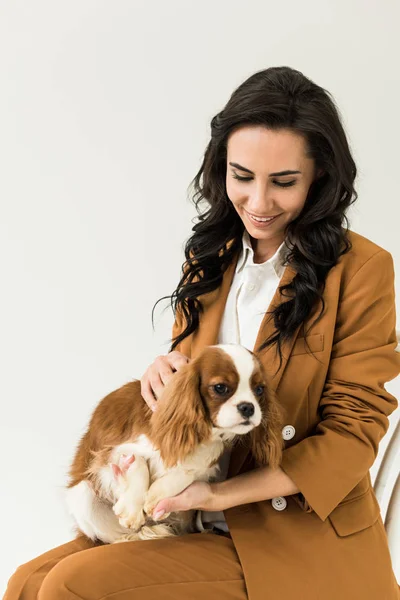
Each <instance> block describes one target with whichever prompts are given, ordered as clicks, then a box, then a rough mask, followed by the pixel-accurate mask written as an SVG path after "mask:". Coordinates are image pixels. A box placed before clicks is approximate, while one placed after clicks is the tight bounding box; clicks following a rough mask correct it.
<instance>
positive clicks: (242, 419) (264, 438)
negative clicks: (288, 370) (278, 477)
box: [151, 344, 283, 468]
mask: <svg viewBox="0 0 400 600" xmlns="http://www.w3.org/2000/svg"><path fill="white" fill-rule="evenodd" d="M151 423H152V431H153V435H152V439H153V441H155V442H156V445H157V446H158V448H159V450H160V454H161V457H162V459H163V461H164V463H165V464H166V466H173V465H175V464H176V463H177V461H178V460H180V461H182V460H183V459H184V458H186V457H187V456H188V455H190V454H191V453H192V452H193V451H194V450H196V449H197V447H198V445H199V444H201V443H202V442H206V441H207V440H209V439H210V438H211V436H213V435H215V434H216V433H217V434H218V433H219V432H220V433H221V437H222V439H224V438H225V439H229V438H231V439H233V438H235V436H242V435H246V434H248V438H249V440H248V441H249V447H250V449H251V452H252V454H253V456H254V459H255V461H256V463H257V464H258V465H259V466H261V465H270V466H271V467H272V468H276V467H277V466H278V465H279V463H280V461H281V458H282V449H283V440H282V433H281V431H282V413H281V410H280V407H279V405H278V401H277V398H276V395H275V393H274V391H273V390H272V389H271V388H270V386H269V384H268V378H267V375H266V373H265V369H264V368H263V365H262V364H261V362H260V361H259V360H258V358H257V357H256V356H255V354H254V353H253V352H251V351H250V350H248V349H247V348H245V347H244V346H240V345H237V344H219V345H216V346H207V347H206V348H205V349H204V350H203V351H202V352H201V353H200V354H199V356H197V357H196V358H195V359H193V360H191V361H190V362H189V363H187V364H186V365H184V366H182V367H181V368H180V369H179V370H178V371H177V372H176V373H174V374H173V376H172V377H171V379H170V380H169V381H168V383H167V384H166V386H165V388H164V390H163V393H162V396H161V398H160V399H159V400H158V402H157V410H156V411H155V412H154V413H153V415H152V417H151Z"/></svg>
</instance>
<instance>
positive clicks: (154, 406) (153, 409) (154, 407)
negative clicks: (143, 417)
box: [151, 404, 157, 412]
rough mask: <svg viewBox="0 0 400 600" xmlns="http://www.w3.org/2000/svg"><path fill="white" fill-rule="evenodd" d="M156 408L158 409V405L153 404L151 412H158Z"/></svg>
mask: <svg viewBox="0 0 400 600" xmlns="http://www.w3.org/2000/svg"><path fill="white" fill-rule="evenodd" d="M156 408H157V405H156V404H153V406H152V407H151V410H152V411H153V412H154V411H155V410H156Z"/></svg>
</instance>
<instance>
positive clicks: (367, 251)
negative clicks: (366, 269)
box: [342, 229, 391, 266]
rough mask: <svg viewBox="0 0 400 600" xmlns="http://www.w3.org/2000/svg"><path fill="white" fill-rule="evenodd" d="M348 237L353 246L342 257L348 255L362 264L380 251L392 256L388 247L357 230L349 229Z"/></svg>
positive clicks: (351, 259) (383, 254)
mask: <svg viewBox="0 0 400 600" xmlns="http://www.w3.org/2000/svg"><path fill="white" fill-rule="evenodd" d="M347 237H348V239H349V240H350V242H351V245H352V248H351V250H350V251H349V252H348V253H347V254H344V255H343V256H342V258H345V257H346V256H348V259H347V260H348V261H351V262H356V263H357V264H359V265H360V266H361V265H362V264H363V263H364V262H366V261H367V260H369V259H370V258H372V257H373V256H374V255H375V254H378V253H379V252H380V253H381V254H382V256H386V257H387V256H391V254H390V252H389V251H388V250H386V248H383V247H382V246H380V245H379V244H377V243H376V242H373V241H372V240H370V239H369V238H367V237H365V236H364V235H361V234H360V233H357V232H356V231H352V230H351V229H349V230H348V231H347Z"/></svg>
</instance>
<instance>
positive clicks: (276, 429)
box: [250, 388, 284, 469]
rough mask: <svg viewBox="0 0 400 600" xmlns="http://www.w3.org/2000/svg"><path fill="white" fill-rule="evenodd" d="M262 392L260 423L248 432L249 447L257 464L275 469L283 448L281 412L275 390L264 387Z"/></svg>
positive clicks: (280, 459) (278, 463)
mask: <svg viewBox="0 0 400 600" xmlns="http://www.w3.org/2000/svg"><path fill="white" fill-rule="evenodd" d="M264 394H265V395H264V401H263V403H262V406H261V409H262V413H263V415H262V419H261V423H260V425H259V426H258V427H255V428H254V429H253V430H252V431H251V432H250V448H251V453H252V455H253V456H254V459H255V461H256V463H257V464H258V466H260V467H262V466H266V465H269V466H270V467H271V468H272V469H276V468H277V467H279V465H280V463H281V461H282V452H283V448H284V441H283V438H282V429H283V414H282V409H281V407H280V405H279V403H278V399H277V396H276V394H275V392H274V391H273V390H272V389H268V388H265V392H264Z"/></svg>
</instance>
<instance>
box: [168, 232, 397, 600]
mask: <svg viewBox="0 0 400 600" xmlns="http://www.w3.org/2000/svg"><path fill="white" fill-rule="evenodd" d="M349 238H350V240H351V242H352V244H353V248H352V249H351V251H350V252H348V253H347V254H345V255H344V256H342V257H340V259H339V262H338V264H337V265H336V266H335V267H334V268H333V269H331V270H330V272H329V274H328V276H327V279H326V287H325V291H324V300H325V312H324V314H323V316H322V318H321V320H320V321H319V322H318V323H317V324H316V326H314V327H313V329H311V330H310V333H309V335H308V336H307V340H308V343H309V345H310V347H311V350H312V352H313V354H314V356H313V355H311V354H309V353H307V348H306V346H305V343H304V337H301V336H300V335H299V333H300V329H301V327H298V329H297V331H296V334H295V336H294V337H293V339H292V340H291V341H290V342H286V343H284V344H283V348H282V351H283V356H284V359H283V363H282V367H281V369H280V371H279V372H278V374H277V375H276V376H275V377H274V378H272V379H271V382H272V387H273V388H274V390H275V391H276V393H277V396H278V399H279V400H280V402H281V404H282V406H283V407H284V411H285V415H286V417H285V423H286V424H287V425H293V426H294V428H295V436H294V437H293V438H292V439H291V440H289V441H285V449H284V451H283V461H282V465H281V466H282V469H283V470H284V471H285V472H286V473H287V474H288V475H289V476H290V477H291V478H292V479H293V481H294V482H295V483H296V485H297V487H298V488H299V490H300V492H301V493H299V494H295V495H291V496H287V497H286V500H287V507H286V509H285V510H282V511H277V510H275V508H274V507H273V506H272V505H271V500H264V501H262V502H254V503H251V504H245V505H241V506H236V507H232V508H230V509H228V510H226V511H224V514H225V518H226V521H227V523H228V527H229V529H230V533H231V536H232V540H233V542H234V544H235V547H236V551H237V553H238V556H239V559H240V562H241V565H242V568H243V572H244V576H245V581H246V586H247V591H248V594H249V598H250V600H269V599H272V598H282V597H287V598H289V597H295V598H296V599H298V600H303V599H304V600H317V599H318V600H361V599H363V600H398V599H399V598H400V591H399V586H398V584H397V583H396V580H395V576H394V573H393V570H392V564H391V559H390V554H389V550H388V543H387V537H386V533H385V529H384V525H383V522H382V518H381V514H380V509H379V505H378V502H377V500H376V497H375V494H374V491H373V488H372V486H371V478H370V474H369V469H370V467H371V466H372V464H373V463H374V460H375V458H376V456H377V453H378V444H379V442H380V440H381V439H382V437H383V436H384V434H385V433H386V431H387V429H388V426H389V421H388V415H390V414H391V413H392V412H393V411H394V410H395V408H396V407H397V399H396V398H395V397H394V396H393V395H391V394H390V393H389V392H387V391H386V390H385V387H384V384H385V382H388V381H390V380H392V379H394V378H395V377H397V376H398V375H399V373H400V353H398V352H396V351H395V348H396V345H397V339H396V306H395V288H394V277H395V274H394V264H393V258H392V255H391V254H390V253H389V252H388V251H387V250H385V249H383V248H381V247H380V246H378V245H377V244H375V243H374V242H372V241H371V240H369V239H367V238H365V237H363V236H362V235H360V234H357V233H355V232H353V231H349ZM236 263H237V258H236V259H235V260H234V261H233V263H232V264H231V265H229V267H228V269H227V270H226V272H225V273H224V276H223V281H222V284H221V286H220V287H219V288H218V289H217V290H214V291H213V292H210V293H207V294H204V295H202V296H201V297H199V299H200V300H201V302H202V304H203V306H204V313H203V314H202V315H200V325H199V328H198V330H197V331H195V332H194V334H191V335H190V336H188V337H187V338H185V339H184V340H183V341H182V342H181V343H180V344H179V346H178V347H177V348H176V349H177V350H179V351H180V352H182V353H183V354H185V355H186V356H189V357H192V358H195V357H196V356H197V355H198V354H199V352H200V351H201V350H202V348H204V346H207V345H211V344H216V343H218V332H219V328H220V324H221V319H222V315H223V311H224V307H225V303H226V299H227V296H228V292H229V288H230V285H231V283H232V279H233V275H234V271H235V267H236ZM295 273H296V271H295V270H294V269H293V268H292V267H291V266H287V267H286V269H285V271H284V274H283V276H282V278H281V281H280V284H283V283H287V282H289V281H290V280H291V279H292V278H293V277H294V275H295ZM285 300H286V299H285V298H284V297H282V296H280V295H279V291H278V289H277V290H276V293H275V295H274V297H273V299H272V303H271V307H272V305H276V304H279V303H280V302H282V301H285ZM266 310H268V307H266ZM319 312H320V306H318V310H314V311H313V314H312V315H311V317H309V318H308V320H307V321H306V323H305V326H306V330H307V328H308V327H309V326H310V325H311V323H313V322H314V320H315V319H316V316H317V315H318V314H319ZM182 330H183V325H182V322H181V315H180V312H177V315H176V320H175V323H174V325H173V328H172V336H173V337H175V336H176V335H178V333H180V332H181V331H182ZM273 331H274V326H273V322H272V320H271V319H270V315H264V319H263V321H262V323H261V326H260V329H259V332H258V336H257V340H256V343H255V346H254V348H256V347H258V346H259V345H260V343H261V342H262V341H263V340H265V339H266V338H267V337H268V336H269V335H270V334H271V333H272V332H273ZM253 351H255V350H254V349H253ZM256 354H257V356H259V358H260V360H261V361H262V363H263V365H264V366H265V368H266V371H267V373H269V374H270V377H272V375H273V374H274V373H275V371H276V370H277V368H278V366H279V357H278V356H276V352H275V346H273V347H272V348H271V347H269V348H267V349H264V350H263V351H262V352H261V353H259V354H258V353H256ZM317 359H318V360H317ZM254 467H255V465H254V463H253V462H252V459H251V456H250V455H249V453H248V452H247V451H246V449H242V448H241V447H240V446H238V447H237V448H236V449H235V450H234V451H233V453H232V455H231V460H230V466H229V471H228V477H233V476H235V475H238V474H240V473H243V472H245V471H247V470H249V469H252V468H254Z"/></svg>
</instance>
